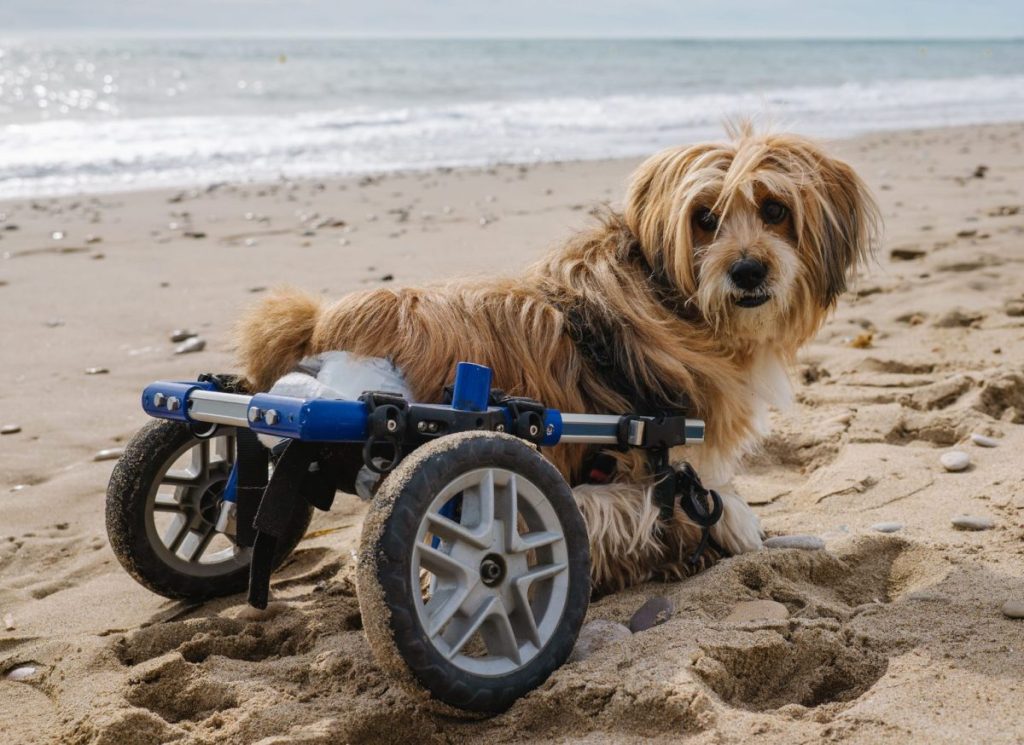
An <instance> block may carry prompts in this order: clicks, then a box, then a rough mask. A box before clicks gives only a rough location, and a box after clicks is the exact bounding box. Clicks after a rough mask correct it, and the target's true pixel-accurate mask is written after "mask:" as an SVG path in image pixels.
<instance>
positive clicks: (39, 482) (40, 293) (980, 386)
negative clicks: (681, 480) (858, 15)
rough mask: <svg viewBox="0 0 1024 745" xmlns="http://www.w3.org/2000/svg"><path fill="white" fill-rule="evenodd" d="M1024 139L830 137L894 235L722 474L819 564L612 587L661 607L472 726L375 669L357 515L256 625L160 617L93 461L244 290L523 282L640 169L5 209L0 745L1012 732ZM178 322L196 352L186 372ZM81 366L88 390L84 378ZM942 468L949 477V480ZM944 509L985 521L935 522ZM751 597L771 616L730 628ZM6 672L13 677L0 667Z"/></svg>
mask: <svg viewBox="0 0 1024 745" xmlns="http://www.w3.org/2000/svg"><path fill="white" fill-rule="evenodd" d="M1022 145H1024V125H1019V124H1012V125H1000V126H983V127H966V128H958V129H945V130H942V129H939V130H924V131H910V132H903V133H893V134H878V135H872V136H868V137H862V138H858V139H854V140H849V141H844V142H840V143H837V148H838V149H839V150H840V152H841V153H843V154H844V155H846V156H847V157H848V158H849V159H850V160H851V161H852V162H853V163H854V165H855V166H857V167H858V168H859V169H860V171H861V172H862V174H863V175H864V176H865V178H866V179H867V181H868V183H869V184H870V185H871V186H872V187H873V188H874V190H875V191H876V194H877V196H878V197H879V200H880V202H881V205H882V208H883V212H884V217H885V221H886V240H885V244H884V245H883V246H882V249H881V252H880V254H879V257H878V261H877V263H876V265H874V266H873V267H871V268H870V271H869V273H868V274H867V275H866V276H865V277H863V278H862V279H861V280H860V281H859V282H858V283H857V284H856V286H855V287H853V288H852V289H851V291H850V292H849V293H847V295H846V296H844V298H843V299H842V302H841V304H840V308H839V310H838V313H837V315H836V318H835V319H834V320H833V321H831V322H830V323H829V324H828V325H827V326H826V327H825V328H824V329H823V330H822V332H821V333H820V334H819V336H818V337H817V339H816V340H815V341H814V342H813V343H812V344H811V345H809V346H808V348H807V349H805V350H804V352H803V353H802V354H801V355H800V358H799V360H798V366H797V369H796V370H795V371H794V380H795V384H796V390H797V402H796V404H795V405H794V406H793V407H792V408H791V409H790V410H788V411H785V412H777V413H775V414H773V425H774V426H773V435H772V436H771V437H770V438H769V439H768V440H767V441H766V442H765V443H764V444H763V446H762V448H761V449H760V451H759V452H758V453H757V454H755V455H754V456H753V457H752V458H751V459H750V462H749V464H748V465H749V467H748V470H747V472H746V473H745V474H744V475H742V476H741V477H738V478H737V479H736V484H735V485H736V487H737V489H738V491H739V492H740V493H741V494H743V495H745V496H747V497H748V498H749V499H750V500H751V502H753V503H754V504H755V510H756V511H757V512H758V513H759V514H760V515H761V517H762V520H763V522H764V526H765V528H766V529H767V530H768V532H769V533H771V534H773V535H774V534H786V533H805V534H812V535H815V536H819V537H820V538H822V539H823V540H824V543H825V546H826V549H825V550H823V551H800V550H795V549H770V550H766V551H763V552H760V553H757V554H753V555H746V556H741V557H736V558H732V559H727V560H725V561H722V562H721V563H719V564H718V565H716V566H715V567H713V568H711V569H710V570H708V571H706V572H703V573H701V574H699V575H697V576H695V577H692V578H690V579H687V580H684V581H681V582H671V583H648V584H646V585H643V586H640V587H636V588H632V589H630V590H627V591H625V592H623V593H619V594H616V595H612V596H608V597H605V598H602V599H600V600H598V601H596V602H594V603H593V604H592V607H591V609H590V612H589V615H588V618H591V619H594V618H600V619H609V620H612V621H617V622H620V623H627V622H628V620H629V618H630V616H631V615H632V613H633V612H634V611H635V610H636V609H637V608H638V607H640V606H641V605H642V604H643V603H644V601H645V600H647V599H648V598H650V597H651V596H654V595H661V596H665V597H666V598H668V599H669V600H670V601H671V602H672V604H673V606H674V608H675V611H674V614H673V616H672V617H671V618H670V619H669V620H668V621H667V622H666V623H664V624H662V625H660V626H657V627H655V628H653V629H650V630H647V631H643V632H640V633H638V634H636V635H634V636H633V637H631V638H629V639H627V640H625V641H623V642H620V643H618V644H616V645H613V646H611V647H607V648H605V649H603V650H601V651H600V652H598V653H596V654H594V655H592V656H591V657H589V658H587V659H585V660H583V661H580V662H573V663H570V664H567V665H566V666H564V667H563V668H562V669H561V670H559V671H558V672H557V673H555V674H554V675H553V676H552V677H551V678H550V679H549V681H548V682H547V683H545V684H544V685H543V686H541V688H540V689H538V690H537V691H535V692H534V693H533V694H531V695H529V696H528V697H526V698H525V699H523V700H521V701H520V702H518V703H517V704H516V705H515V706H513V707H512V709H511V710H510V711H509V712H507V713H506V714H504V715H502V716H499V717H495V718H493V719H488V720H482V721H481V720H472V719H466V720H461V719H458V718H455V717H452V716H450V715H444V714H438V713H436V712H435V711H433V710H432V709H430V708H429V707H426V706H424V705H423V704H422V703H421V702H420V701H418V700H417V699H415V698H414V697H410V696H408V695H407V694H406V693H405V692H403V690H402V689H401V687H400V686H398V685H396V684H394V682H393V681H392V680H391V679H390V678H389V677H387V676H386V675H385V674H384V673H383V672H382V671H381V670H380V668H379V666H378V665H377V663H376V662H375V661H374V659H373V657H372V655H371V653H370V650H369V646H368V645H367V643H366V640H365V637H364V636H363V632H362V620H361V618H360V616H359V609H358V603H357V601H356V596H355V584H354V578H355V569H356V557H355V550H356V548H357V541H358V536H359V533H360V528H361V518H362V514H363V512H364V510H365V506H364V505H363V504H362V503H360V502H359V501H358V500H356V499H355V498H351V499H348V498H341V497H339V499H338V501H337V503H336V505H335V508H334V510H332V512H331V513H329V514H318V515H317V516H316V517H315V519H314V522H313V525H312V528H311V533H310V534H309V536H308V537H307V539H306V540H304V541H303V542H302V543H301V544H300V546H299V548H298V550H297V551H296V553H295V554H294V556H293V558H292V560H291V561H290V562H288V563H287V564H286V565H285V566H284V567H283V568H282V570H281V571H280V572H279V573H278V574H277V575H275V580H274V583H273V595H274V602H273V603H272V604H271V606H270V607H269V608H268V609H267V611H265V612H263V613H255V612H252V611H250V610H249V609H248V608H247V607H246V606H245V605H244V599H243V598H242V597H241V596H237V597H232V598H225V599H222V600H218V601H213V602H208V603H204V604H201V605H194V604H187V603H172V602H170V601H165V600H163V599H161V598H159V597H156V596H154V595H151V594H150V593H148V592H146V591H145V590H144V589H142V588H141V587H139V586H137V585H136V584H135V583H134V582H133V581H132V580H131V578H130V577H128V575H127V574H125V573H124V572H123V571H122V570H121V569H120V566H119V565H118V564H117V562H116V560H115V559H114V558H113V556H112V554H111V553H110V550H109V548H108V547H107V545H106V538H105V535H104V534H103V493H104V488H105V485H106V479H107V478H108V476H109V473H110V463H109V462H94V461H93V460H92V458H93V455H94V454H95V453H96V452H97V451H99V450H101V449H104V448H110V447H117V446H119V445H123V443H124V441H125V440H126V438H127V437H130V435H131V433H132V432H133V431H134V430H135V429H137V428H138V427H140V426H141V425H142V424H143V423H144V417H143V415H142V413H141V411H140V410H139V408H138V395H139V391H140V390H141V388H142V386H143V385H144V384H145V383H147V382H149V381H151V380H154V379H157V378H187V377H191V376H194V375H195V373H197V372H199V371H202V370H208V369H210V370H217V371H227V370H230V369H231V362H230V350H229V349H228V339H229V331H230V324H231V322H232V321H233V319H234V318H235V317H236V316H237V314H238V312H239V310H240V308H241V307H243V306H244V305H246V304H247V303H248V302H250V301H251V300H252V299H254V298H256V297H258V296H259V292H260V291H261V288H265V287H268V286H272V285H274V284H277V283H279V282H290V283H294V284H297V285H300V286H304V287H308V288H311V289H314V290H324V291H326V292H328V293H330V294H332V295H337V294H340V293H342V292H345V291H349V290H352V289H357V288H362V287H372V286H377V285H387V284H388V283H392V282H394V283H404V282H407V283H417V282H422V281H425V280H429V279H437V278H443V277H445V276H450V275H452V274H455V273H466V272H470V273H473V272H479V273H485V272H491V271H495V270H501V271H514V270H515V267H517V266H520V265H522V264H523V263H524V262H526V261H528V260H530V259H531V258H533V257H535V256H537V255H539V253H540V252H541V251H542V250H543V249H544V248H545V246H546V245H549V244H551V243H553V242H555V241H557V240H558V239H559V238H560V237H561V236H564V235H566V234H567V233H568V232H569V231H570V230H572V229H574V228H576V227H578V226H581V225H583V224H585V222H586V220H587V219H588V216H587V210H588V209H589V208H590V207H591V206H592V205H594V204H596V203H598V202H600V201H602V200H612V201H614V200H616V199H619V198H620V197H621V191H622V183H623V181H624V179H625V176H626V175H627V174H628V172H629V170H630V169H631V168H632V167H633V165H635V162H633V161H606V162H596V163H574V164H548V165H541V166H535V167H525V166H524V167H520V166H515V167H512V166H509V167H496V168H492V169H485V170H464V171H462V170H460V171H450V172H449V171H442V172H433V173H425V174H398V175H392V176H384V177H379V178H377V177H374V178H366V179H363V180H346V181H324V182H296V183H290V182H281V183H278V184H271V185H224V186H220V187H217V188H213V189H209V190H196V191H191V190H186V191H184V192H180V193H179V192H166V191H153V192H141V193H136V194H125V195H104V196H101V197H70V198H61V199H55V200H30V201H22V202H13V203H5V204H0V213H3V214H4V218H3V221H2V222H0V236H2V237H0V256H4V257H5V258H2V259H0V307H3V309H4V311H5V313H4V315H5V321H6V323H5V324H4V325H5V329H4V344H3V345H2V347H0V355H2V360H3V363H4V364H2V365H0V376H2V377H0V382H2V385H0V425H4V424H16V425H18V426H20V427H21V431H20V432H16V433H12V434H9V435H2V436H0V619H3V618H5V617H7V618H8V619H9V621H10V623H9V624H5V626H0V729H2V730H3V731H4V732H5V734H6V737H7V739H10V740H12V741H21V742H70V743H149V742H154V743H155V742H170V741H175V742H196V743H213V742H264V743H329V742H330V743H333V742H405V741H409V740H412V739H414V738H415V739H417V740H423V741H426V742H435V741H436V742H473V741H479V740H484V739H486V740H487V741H493V742H512V741H521V740H528V741H559V742H564V741H574V742H575V741H579V742H590V741H593V742H599V741H600V742H606V741H609V740H614V741H617V742H630V741H640V740H642V739H644V738H650V737H674V738H679V739H688V740H692V741H694V742H740V741H747V740H749V739H750V738H752V737H755V736H756V737H757V738H759V740H763V741H765V742H769V743H771V742H780V743H782V742H785V743H792V742H820V741H836V742H864V743H879V742H893V743H905V742H909V741H919V742H950V743H952V742H964V741H984V742H993V743H1014V742H1020V741H1021V739H1022V738H1024V714H1022V713H1021V711H1020V705H1019V703H1020V699H1021V695H1022V690H1024V680H1022V677H1024V621H1020V620H1011V619H1009V618H1007V617H1005V616H1004V615H1003V614H1002V613H1001V612H1000V607H1001V606H1002V604H1003V602H1004V601H1006V600H1009V599H1018V600H1019V599H1022V598H1024V579H1022V578H1024V543H1022V538H1024V526H1022V521H1021V507H1022V506H1024V491H1022V488H1021V467H1022V464H1024V459H1022V456H1021V453H1022V451H1024V426H1021V425H1022V424H1024V343H1022V342H1024V294H1022V288H1024V281H1022V280H1024V241H1022V238H1024V196H1022V193H1021V189H1022V188H1024V152H1022ZM981 166H985V168H981ZM979 174H980V175H979ZM9 225H14V226H16V229H14V230H3V229H2V228H3V227H4V226H9ZM55 232H60V233H61V234H62V235H61V237H60V238H54V233H55ZM199 235H202V237H196V236H199ZM97 239H98V240H97ZM69 249H73V250H69ZM386 277H390V278H389V279H385V278H386ZM181 327H189V328H192V329H194V330H196V331H198V332H199V333H200V334H201V335H202V336H203V337H204V338H205V339H206V340H207V341H208V344H207V347H206V350H205V351H202V352H199V353H195V354H187V355H179V356H175V355H174V354H173V348H174V345H173V344H172V343H171V342H170V341H169V340H168V334H170V332H171V330H172V329H176V328H181ZM97 366H102V367H106V368H108V369H109V371H110V372H109V373H106V374H93V375H88V376H87V375H86V374H85V370H86V368H90V367H97ZM972 433H979V434H983V435H987V436H990V437H992V438H993V439H994V440H995V441H996V442H997V446H996V447H981V446H978V445H976V444H974V443H973V442H972V441H971V439H970V436H971V434H972ZM950 449H958V450H961V451H963V452H965V453H966V454H967V455H968V456H969V458H970V463H971V464H970V466H969V467H968V468H967V469H966V470H964V471H962V472H956V473H954V472H949V471H946V470H945V469H944V468H943V467H942V466H941V465H940V463H939V457H940V456H941V455H942V454H943V453H944V452H947V451H949V450H950ZM959 515H970V516H976V517H983V518H988V519H990V520H991V521H992V522H993V524H994V527H993V528H992V529H990V530H982V531H965V530H958V529H956V528H954V527H953V525H952V522H951V521H952V520H953V518H955V517H957V516H959ZM882 523H895V524H897V525H898V526H899V527H898V528H897V529H896V531H895V532H893V533H882V532H879V531H878V530H876V529H875V527H873V526H878V525H879V524H882ZM751 600H771V601H774V602H775V603H779V604H782V605H783V606H785V609H786V611H787V612H788V617H787V618H785V619H775V620H769V619H765V620H760V621H759V620H753V621H742V622H734V621H726V620H725V619H726V617H727V616H728V615H729V614H730V612H731V611H732V610H733V609H734V608H735V607H736V605H737V604H738V603H743V602H746V601H751ZM8 626H10V628H8ZM24 666H31V667H35V668H36V672H35V673H34V674H33V675H31V676H30V677H28V678H26V679H24V680H22V681H13V680H8V679H6V677H4V675H5V674H6V673H7V672H9V671H10V670H13V669H16V668H19V667H24Z"/></svg>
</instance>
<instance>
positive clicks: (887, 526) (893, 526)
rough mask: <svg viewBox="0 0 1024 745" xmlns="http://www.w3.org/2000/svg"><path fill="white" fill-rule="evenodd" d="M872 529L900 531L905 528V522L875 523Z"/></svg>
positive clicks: (888, 531) (883, 531) (884, 531)
mask: <svg viewBox="0 0 1024 745" xmlns="http://www.w3.org/2000/svg"><path fill="white" fill-rule="evenodd" d="M871 529H872V530H875V531H878V532H879V533H898V532H900V531H901V530H903V523H875V524H874V525H872V526H871Z"/></svg>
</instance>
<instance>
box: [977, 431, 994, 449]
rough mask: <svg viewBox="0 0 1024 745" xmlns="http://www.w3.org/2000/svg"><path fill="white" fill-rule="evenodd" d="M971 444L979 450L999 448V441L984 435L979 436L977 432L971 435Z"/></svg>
mask: <svg viewBox="0 0 1024 745" xmlns="http://www.w3.org/2000/svg"><path fill="white" fill-rule="evenodd" d="M971 442H973V443H974V444H975V445H977V446H978V447H981V448H994V447H999V441H998V440H994V439H992V438H991V437H986V436H985V435H979V434H978V433H977V432H974V433H972V434H971Z"/></svg>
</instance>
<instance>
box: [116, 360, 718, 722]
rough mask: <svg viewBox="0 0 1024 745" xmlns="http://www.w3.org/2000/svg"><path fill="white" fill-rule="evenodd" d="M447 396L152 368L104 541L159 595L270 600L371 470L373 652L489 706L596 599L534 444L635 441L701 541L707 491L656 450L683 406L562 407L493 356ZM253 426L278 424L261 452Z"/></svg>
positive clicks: (582, 529) (678, 426) (361, 589)
mask: <svg viewBox="0 0 1024 745" xmlns="http://www.w3.org/2000/svg"><path fill="white" fill-rule="evenodd" d="M446 392H447V400H448V402H447V403H444V404H428V403H416V402H411V401H408V400H407V399H406V398H405V397H403V396H400V395H395V394H392V393H387V392H367V393H364V394H363V395H362V396H361V397H360V398H359V399H358V400H331V399H310V400H304V399H301V398H293V397H286V396H278V395H272V394H268V393H258V394H255V395H250V394H249V393H247V392H245V391H244V390H243V389H242V386H241V385H240V384H239V382H238V381H237V380H236V379H235V378H233V377H231V376H216V375H209V374H207V375H202V376H200V377H199V379H198V380H196V381H193V382H156V383H153V384H152V385H150V386H148V387H147V388H146V389H145V390H144V392H143V394H142V406H143V409H144V410H145V411H146V413H147V414H149V415H150V416H152V417H155V419H156V420H155V421H153V422H150V423H149V424H148V425H147V426H146V427H144V428H143V429H142V430H141V431H139V432H138V433H137V434H136V435H135V437H134V438H133V439H132V440H131V441H130V443H129V444H128V446H127V447H126V449H125V452H124V454H123V456H122V458H121V459H120V461H119V462H118V463H117V465H116V466H115V468H114V471H113V473H112V475H111V479H110V485H109V488H108V492H107V530H108V534H109V537H110V542H111V546H112V547H113V550H114V553H115V554H116V556H117V558H118V560H119V561H120V562H121V564H122V565H123V566H124V567H125V569H126V570H127V571H128V572H129V573H130V574H131V575H132V576H133V577H134V578H135V579H136V580H138V581H139V582H140V583H142V584H143V585H144V586H146V587H147V588H149V589H150V590H152V591H154V592H156V593H158V594H160V595H163V596H165V597H168V598H185V599H203V598H210V597H216V596H223V595H229V594H233V593H237V592H242V591H245V590H246V589H248V593H249V595H248V599H249V602H250V604H252V605H253V606H255V607H257V608H265V607H266V605H267V602H268V599H269V587H270V578H271V574H272V572H273V571H274V569H276V568H277V567H278V566H280V565H281V564H282V563H283V562H284V561H285V559H286V558H287V557H288V555H289V554H290V553H291V552H292V551H293V550H294V548H295V547H296V545H297V544H298V543H299V541H300V540H301V539H302V537H303V535H304V534H305V532H306V530H307V527H308V525H309V522H310V519H311V517H312V513H313V509H314V508H319V509H323V510H326V509H329V508H330V506H331V503H332V501H333V499H334V496H335V493H336V491H337V490H339V489H341V490H344V491H349V492H353V491H354V485H355V482H356V480H357V478H359V476H360V474H362V475H363V476H365V475H366V473H367V471H369V472H370V473H371V474H373V475H374V476H376V477H378V478H379V480H378V483H377V486H376V491H375V494H374V496H373V501H372V505H371V507H370V509H369V512H368V514H367V517H366V520H365V523H364V526H363V531H362V537H361V544H360V549H359V555H358V562H357V594H358V600H359V606H360V611H361V613H362V618H363V626H364V629H365V631H366V634H367V638H368V639H369V642H370V645H371V647H372V649H373V652H374V654H375V656H376V658H377V660H378V662H379V663H380V664H381V666H382V667H383V668H384V669H386V670H388V671H389V672H390V673H392V674H393V675H395V676H396V677H397V678H398V679H399V681H400V682H402V683H404V684H406V685H410V686H414V687H418V688H420V689H426V690H427V691H428V692H429V693H430V694H431V695H432V696H433V697H434V698H436V699H437V700H439V701H441V702H443V703H445V704H448V705H450V706H453V707H456V708H459V709H464V710H468V711H474V712H481V713H496V712H500V711H503V710H504V709H506V708H508V706H510V705H511V704H512V703H513V702H514V701H515V700H516V699H517V698H519V697H520V696H522V695H524V694H525V693H527V692H528V691H530V690H532V689H533V688H535V687H536V686H538V685H540V684H541V683H542V682H544V680H545V679H547V677H548V676H549V675H550V674H551V673H552V672H553V671H554V670H555V669H557V668H558V667H559V666H560V665H561V664H562V663H563V662H564V661H565V660H566V659H567V658H568V656H569V654H570V652H571V651H572V648H573V645H574V644H575V641H576V637H577V635H578V633H579V630H580V627H581V626H582V623H583V620H584V616H585V615H586V611H587V606H588V603H589V600H590V579H589V574H590V567H589V563H590V559H589V549H588V539H587V531H586V526H585V524H584V521H583V517H582V515H581V514H580V512H579V509H578V508H577V506H576V503H575V501H574V499H573V495H572V490H571V488H570V486H569V484H568V483H567V482H566V481H565V479H564V478H563V477H562V475H561V474H560V473H559V471H558V470H557V469H556V468H555V467H554V466H553V465H552V464H551V463H550V462H549V461H548V460H546V459H545V458H544V457H542V456H541V454H540V452H539V450H540V449H541V448H546V447H552V446H555V445H558V444H560V443H586V444H591V445H597V446H601V447H607V448H622V449H625V448H642V449H644V450H646V451H647V452H648V453H649V454H650V458H651V463H652V468H653V469H654V471H655V475H656V476H658V479H657V482H656V485H655V487H654V488H653V490H652V491H653V492H654V498H655V499H656V500H658V502H659V504H660V506H661V508H662V510H663V514H666V515H668V516H671V514H672V512H673V510H674V509H675V504H677V503H680V504H681V506H682V507H683V509H684V510H685V511H686V512H687V514H688V515H690V516H691V518H693V519H694V520H695V521H697V522H698V524H699V525H701V526H702V527H704V535H705V542H706V541H707V540H709V535H708V530H707V529H708V528H709V527H710V526H711V525H712V524H714V522H715V521H717V519H718V518H719V517H720V516H721V509H722V507H721V500H720V499H719V497H718V495H717V494H715V493H714V492H709V491H708V490H706V489H703V487H701V486H700V482H699V479H697V477H696V474H694V473H693V471H692V469H689V467H687V468H685V469H683V470H681V471H675V470H673V469H671V468H670V467H669V466H668V450H669V448H672V447H674V446H677V445H682V444H695V443H700V442H702V441H703V438H704V422H703V421H701V420H699V419H689V418H686V416H685V412H679V411H677V412H670V413H663V414H658V415H641V414H626V415H622V416H619V415H594V414H571V413H563V412H560V411H557V410H555V409H550V408H546V407H544V406H543V405H542V404H541V403H539V402H537V401H533V400H530V399H525V398H517V397H511V396H506V395H504V394H503V393H502V392H501V391H498V390H496V389H492V388H491V370H490V369H489V368H487V367H484V366H481V365H475V364H471V363H467V362H461V363H459V364H458V366H457V370H456V375H455V382H454V385H453V386H450V387H449V388H448V389H446ZM259 435H270V436H274V437H277V438H283V439H282V440H281V441H280V444H279V445H278V446H277V447H274V448H272V449H268V448H266V447H264V445H263V444H262V443H261V442H260V441H259V439H258V436H259ZM677 500H678V502H677ZM703 546H704V542H702V548H703ZM698 555H699V552H698V554H695V560H696V556H698Z"/></svg>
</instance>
